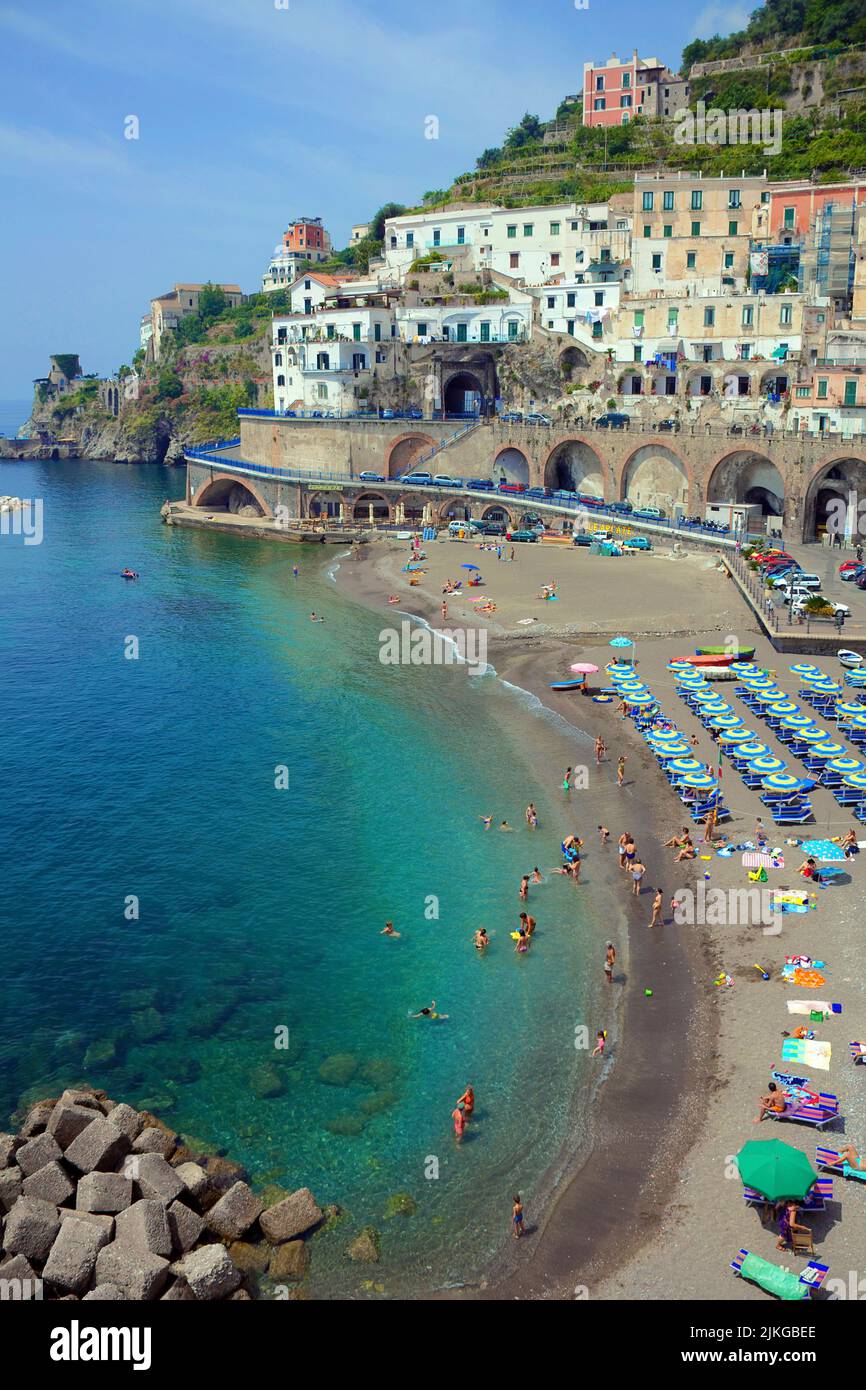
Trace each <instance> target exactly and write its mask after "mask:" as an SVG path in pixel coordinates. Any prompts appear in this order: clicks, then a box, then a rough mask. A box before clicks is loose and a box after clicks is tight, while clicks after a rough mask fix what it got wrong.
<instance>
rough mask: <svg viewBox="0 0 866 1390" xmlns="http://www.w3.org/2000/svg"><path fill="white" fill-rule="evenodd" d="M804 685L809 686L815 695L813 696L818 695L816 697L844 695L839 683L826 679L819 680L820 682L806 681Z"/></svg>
mask: <svg viewBox="0 0 866 1390" xmlns="http://www.w3.org/2000/svg"><path fill="white" fill-rule="evenodd" d="M804 684H805V685H807V686H808V687H809V689H810V690H811V691H812V693H813V694H816V695H841V694H842V687H841V685H840V684H839V682H838V681H830V680H826V679H823V678H822V679H821V680H819V681H818V680H812V681H804Z"/></svg>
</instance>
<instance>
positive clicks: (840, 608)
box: [791, 594, 851, 618]
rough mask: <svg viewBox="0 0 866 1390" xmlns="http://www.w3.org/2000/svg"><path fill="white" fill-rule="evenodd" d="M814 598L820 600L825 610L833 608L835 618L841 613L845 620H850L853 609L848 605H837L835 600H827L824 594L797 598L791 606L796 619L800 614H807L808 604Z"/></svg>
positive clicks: (804, 595) (803, 595) (805, 595)
mask: <svg viewBox="0 0 866 1390" xmlns="http://www.w3.org/2000/svg"><path fill="white" fill-rule="evenodd" d="M812 598H819V599H820V600H821V602H822V603H823V604H824V606H825V608H832V610H833V616H834V617H835V616H836V614H837V613H841V614H842V616H843V618H850V616H851V609H850V608H849V607H848V605H847V603H837V602H836V600H835V599H832V598H826V597H825V596H824V594H802V595H801V596H800V598H795V599H794V601H793V603H792V604H791V613H792V614H793V615H794V616H795V617H796V615H797V614H798V613H803V612H805V609H806V604H807V603H808V602H809V599H812Z"/></svg>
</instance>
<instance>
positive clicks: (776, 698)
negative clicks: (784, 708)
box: [755, 685, 787, 705]
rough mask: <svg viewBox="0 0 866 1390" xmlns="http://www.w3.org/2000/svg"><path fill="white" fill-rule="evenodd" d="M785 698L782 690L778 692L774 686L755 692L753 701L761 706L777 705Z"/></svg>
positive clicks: (777, 688)
mask: <svg viewBox="0 0 866 1390" xmlns="http://www.w3.org/2000/svg"><path fill="white" fill-rule="evenodd" d="M786 698H787V697H786V695H785V692H784V690H780V689H779V687H778V686H776V685H774V686H772V687H770V688H769V689H767V690H756V691H755V699H756V700H757V701H758V703H759V704H761V705H777V704H779V702H780V701H781V700H784V699H786Z"/></svg>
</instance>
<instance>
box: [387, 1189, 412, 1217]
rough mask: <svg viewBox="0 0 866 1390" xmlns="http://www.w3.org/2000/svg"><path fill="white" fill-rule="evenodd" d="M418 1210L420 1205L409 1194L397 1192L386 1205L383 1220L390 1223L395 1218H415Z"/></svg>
mask: <svg viewBox="0 0 866 1390" xmlns="http://www.w3.org/2000/svg"><path fill="white" fill-rule="evenodd" d="M417 1210H418V1203H417V1202H416V1201H415V1198H414V1197H410V1196H409V1193H408V1192H395V1193H394V1195H393V1196H392V1197H389V1198H388V1200H387V1202H386V1203H385V1210H384V1211H383V1212H382V1219H383V1221H390V1220H391V1219H392V1218H393V1217H395V1216H414V1215H415V1213H416V1211H417Z"/></svg>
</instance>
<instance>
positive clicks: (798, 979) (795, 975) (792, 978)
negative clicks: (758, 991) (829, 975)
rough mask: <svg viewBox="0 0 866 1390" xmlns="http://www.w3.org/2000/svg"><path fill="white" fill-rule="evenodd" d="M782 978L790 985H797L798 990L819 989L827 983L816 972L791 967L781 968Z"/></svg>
mask: <svg viewBox="0 0 866 1390" xmlns="http://www.w3.org/2000/svg"><path fill="white" fill-rule="evenodd" d="M782 978H783V979H784V980H785V981H787V983H788V984H790V985H798V986H799V988H800V989H820V988H821V986H822V985H826V983H827V981H826V979H825V977H824V976H823V975H821V974H820V973H819V972H818V971H817V970H803V969H802V968H801V967H798V966H793V965H785V966H783V967H782Z"/></svg>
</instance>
